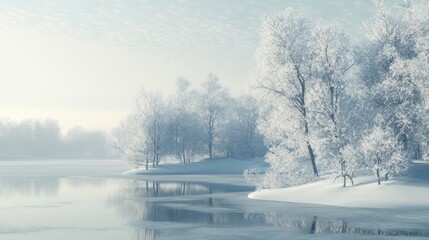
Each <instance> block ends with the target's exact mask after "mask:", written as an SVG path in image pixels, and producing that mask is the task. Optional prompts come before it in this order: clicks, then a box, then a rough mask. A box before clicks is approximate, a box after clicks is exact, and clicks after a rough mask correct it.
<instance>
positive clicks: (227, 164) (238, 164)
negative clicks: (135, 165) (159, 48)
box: [123, 158, 267, 175]
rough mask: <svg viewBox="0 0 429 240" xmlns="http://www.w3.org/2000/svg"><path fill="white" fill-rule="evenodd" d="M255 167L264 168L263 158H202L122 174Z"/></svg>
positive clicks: (217, 171)
mask: <svg viewBox="0 0 429 240" xmlns="http://www.w3.org/2000/svg"><path fill="white" fill-rule="evenodd" d="M251 167H255V168H258V169H264V168H266V167H267V164H266V163H265V162H264V160H263V158H253V159H235V158H220V159H212V160H208V159H207V160H202V161H199V162H195V163H188V164H161V165H158V166H157V167H156V168H149V170H145V168H144V167H142V168H139V169H131V170H128V171H126V172H124V173H123V174H124V175H184V174H187V175H194V174H198V175H201V174H243V171H244V170H245V169H248V168H251Z"/></svg>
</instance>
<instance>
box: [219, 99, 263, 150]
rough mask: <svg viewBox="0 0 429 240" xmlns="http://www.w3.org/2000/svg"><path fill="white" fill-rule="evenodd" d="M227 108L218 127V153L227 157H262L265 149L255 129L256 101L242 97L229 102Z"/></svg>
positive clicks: (257, 110)
mask: <svg viewBox="0 0 429 240" xmlns="http://www.w3.org/2000/svg"><path fill="white" fill-rule="evenodd" d="M228 106H229V107H228V109H227V110H226V114H225V117H224V118H223V121H222V124H221V125H220V139H221V141H220V143H219V146H218V148H219V151H220V152H221V153H223V154H224V155H225V156H227V157H255V156H262V155H263V154H264V153H265V151H266V148H265V145H264V142H263V137H262V135H261V134H260V133H259V130H258V129H257V121H258V118H259V107H258V103H257V100H256V99H255V98H254V97H251V96H242V97H240V98H237V99H231V100H229V104H228Z"/></svg>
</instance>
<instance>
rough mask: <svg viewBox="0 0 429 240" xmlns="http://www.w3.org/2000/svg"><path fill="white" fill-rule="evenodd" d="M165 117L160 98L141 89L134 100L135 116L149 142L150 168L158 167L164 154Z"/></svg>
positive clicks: (163, 106)
mask: <svg viewBox="0 0 429 240" xmlns="http://www.w3.org/2000/svg"><path fill="white" fill-rule="evenodd" d="M165 115H166V113H165V105H164V100H163V98H162V96H161V95H160V94H158V93H152V92H147V91H145V90H144V89H142V90H141V91H140V92H139V94H138V95H137V97H136V98H135V116H136V118H137V121H138V122H139V125H140V127H141V128H142V132H143V133H144V135H145V138H147V140H148V142H149V146H150V149H151V150H150V155H151V157H152V167H155V165H158V164H159V162H160V161H161V156H162V155H163V154H165V153H166V149H164V148H163V146H164V145H163V144H164V143H165V139H166V136H165V135H166V133H165V130H166V127H165V125H166V119H165Z"/></svg>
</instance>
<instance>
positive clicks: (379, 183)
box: [376, 169, 381, 185]
mask: <svg viewBox="0 0 429 240" xmlns="http://www.w3.org/2000/svg"><path fill="white" fill-rule="evenodd" d="M376 174H377V182H378V185H381V182H380V170H379V169H377V170H376Z"/></svg>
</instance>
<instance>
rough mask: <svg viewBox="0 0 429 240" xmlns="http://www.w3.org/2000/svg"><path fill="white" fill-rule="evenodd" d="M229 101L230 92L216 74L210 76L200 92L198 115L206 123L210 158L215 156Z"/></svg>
mask: <svg viewBox="0 0 429 240" xmlns="http://www.w3.org/2000/svg"><path fill="white" fill-rule="evenodd" d="M228 99H229V94H228V90H227V89H226V88H224V87H223V86H222V85H221V83H220V82H219V78H218V77H217V76H216V75H214V74H209V76H208V77H207V80H206V81H204V82H203V83H202V88H201V90H200V92H199V99H198V105H199V106H198V113H199V115H200V117H201V119H202V121H203V122H204V128H205V130H206V134H207V135H206V139H207V141H206V142H207V143H206V145H207V148H208V156H209V158H210V159H211V158H213V156H214V151H213V150H214V145H215V141H216V139H217V137H218V127H219V124H220V122H221V117H222V113H223V112H224V110H225V109H226V107H227V102H228Z"/></svg>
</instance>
